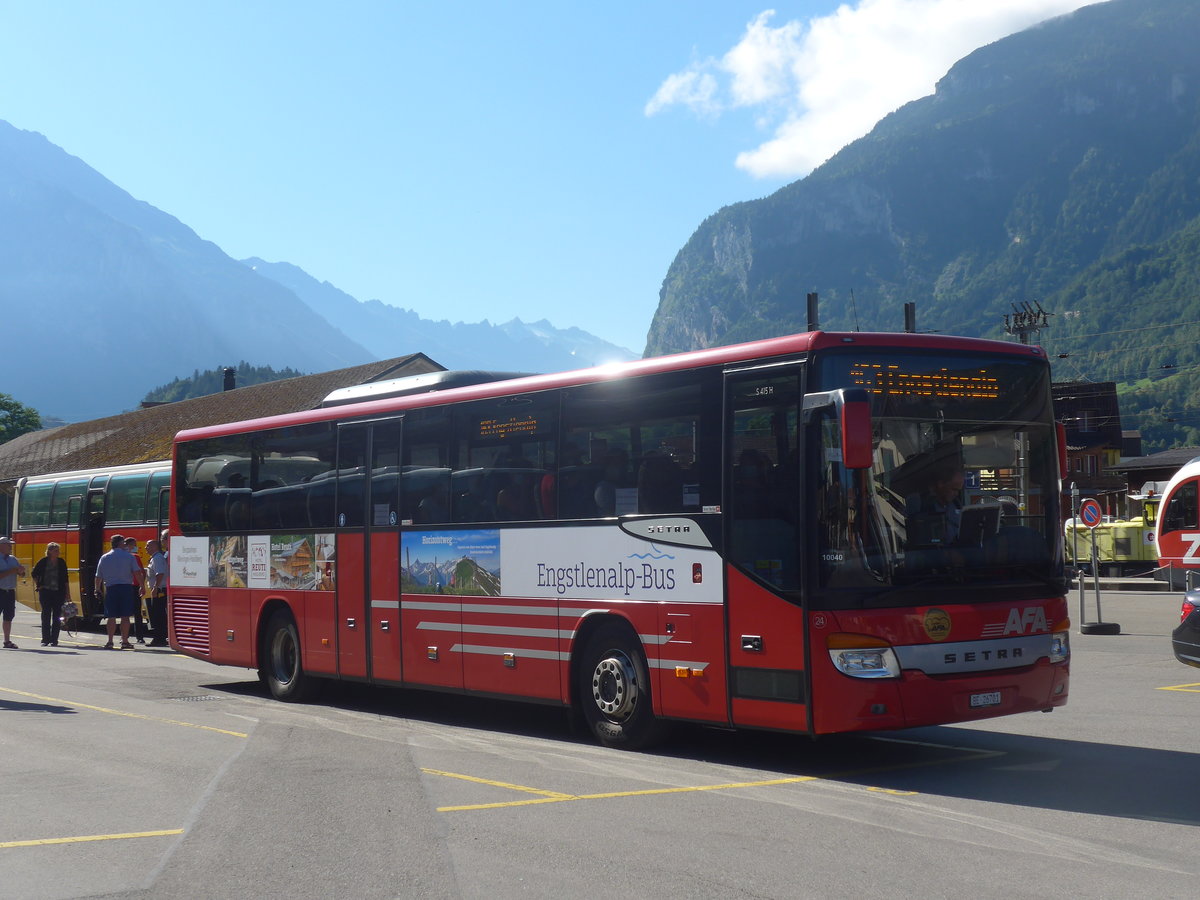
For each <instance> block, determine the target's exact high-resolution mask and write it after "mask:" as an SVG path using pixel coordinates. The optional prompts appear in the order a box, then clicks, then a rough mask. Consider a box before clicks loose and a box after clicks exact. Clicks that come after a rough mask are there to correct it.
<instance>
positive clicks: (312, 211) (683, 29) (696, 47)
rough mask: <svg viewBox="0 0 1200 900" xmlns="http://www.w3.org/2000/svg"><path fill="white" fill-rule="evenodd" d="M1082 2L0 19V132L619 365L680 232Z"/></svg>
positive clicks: (387, 293) (243, 240)
mask: <svg viewBox="0 0 1200 900" xmlns="http://www.w3.org/2000/svg"><path fill="white" fill-rule="evenodd" d="M1083 5H1085V3H1083V2H1079V0H988V2H986V3H985V2H982V0H850V2H845V3H842V4H838V3H837V2H835V0H796V2H790V3H782V2H781V3H777V4H775V5H774V6H771V5H768V4H765V3H747V2H743V0H712V2H709V0H696V2H686V3H685V2H668V0H639V2H637V3H625V4H622V3H617V4H615V5H613V4H576V3H570V2H540V0H538V2H518V3H512V4H504V3H497V2H494V0H492V2H486V0H484V2H477V0H466V2H460V3H444V2H442V3H434V2H381V0H378V2H366V0H342V2H338V3H336V4H335V3H332V2H324V3H317V2H306V0H290V2H281V0H273V2H255V0H239V2H225V0H205V2H201V3H196V2H187V3H185V2H178V0H154V2H143V0H109V2H83V0H74V2H68V0H0V119H5V120H7V121H9V122H10V123H12V124H13V125H15V126H16V127H18V128H23V129H26V130H29V131H37V132H40V133H41V134H44V135H45V136H46V137H47V138H48V139H49V140H50V141H51V142H53V143H55V144H57V145H59V146H60V147H62V148H63V149H65V150H66V151H67V152H69V153H71V154H73V155H75V156H78V157H80V158H81V159H82V160H84V162H86V163H88V164H89V165H91V166H92V167H93V168H95V169H96V170H98V171H99V172H100V173H101V174H103V175H104V176H105V177H107V178H109V179H110V180H111V181H113V182H115V183H116V184H118V185H119V186H121V187H122V188H124V189H125V190H127V191H129V192H130V193H131V194H132V195H133V196H135V197H137V198H138V199H141V200H145V201H146V202H148V203H150V204H152V205H154V206H156V207H158V208H160V209H162V210H164V211H166V212H168V213H170V214H172V215H174V216H176V217H177V218H179V219H180V220H181V221H183V222H184V223H185V224H187V225H189V226H190V227H192V228H193V229H194V230H195V231H196V232H197V233H198V234H199V235H200V236H201V237H203V238H205V239H207V240H210V241H213V242H214V243H216V244H217V245H219V246H220V247H221V248H222V249H223V250H224V251H225V252H226V253H228V254H229V255H230V256H233V257H235V258H244V257H247V256H260V257H262V258H264V259H267V260H269V261H271V262H278V261H286V262H290V263H293V264H295V265H298V266H300V267H301V268H303V269H305V270H306V271H307V272H308V273H309V274H311V275H313V276H314V277H316V278H318V279H320V280H324V281H329V282H331V283H332V284H334V285H336V286H337V287H340V288H342V289H343V290H345V291H347V292H349V293H350V294H353V295H354V296H355V297H357V298H358V299H360V300H368V299H372V298H376V299H380V300H383V301H385V302H388V303H392V304H394V305H397V306H403V307H406V308H409V309H414V310H416V311H417V312H418V313H420V314H421V315H422V316H425V317H427V318H435V319H449V320H451V321H466V322H476V321H480V320H482V319H485V318H486V319H488V320H490V321H492V322H504V321H508V320H509V319H512V318H513V317H519V318H521V319H522V320H524V321H527V322H530V321H536V320H538V319H542V318H545V319H549V320H550V321H551V322H552V323H553V324H554V325H556V326H558V327H568V326H571V325H575V326H579V327H581V328H584V329H586V330H587V331H591V332H593V333H594V334H597V335H599V336H600V337H603V338H605V339H607V340H610V341H613V342H615V343H617V344H621V345H623V346H626V347H628V348H630V349H632V350H635V351H637V352H641V350H642V348H643V346H644V343H645V336H646V330H647V328H648V327H649V324H650V319H651V317H652V315H653V313H654V309H655V307H656V306H657V303H658V291H659V288H660V287H661V284H662V280H663V277H664V276H665V275H666V272H667V268H668V267H669V265H670V263H671V260H672V259H673V258H674V256H675V254H676V252H677V251H678V250H679V249H680V248H681V247H682V246H683V244H684V243H685V242H686V241H687V239H688V237H689V236H690V235H691V233H692V232H693V231H694V230H695V229H696V227H697V226H698V225H699V224H700V223H701V222H702V221H703V220H704V218H705V217H706V216H708V215H710V214H712V213H714V212H716V211H717V210H718V209H720V208H721V207H722V206H725V205H728V204H730V203H735V202H737V201H740V200H749V199H753V198H756V197H761V196H765V195H766V194H769V193H771V192H772V191H774V190H775V189H777V188H779V187H781V186H782V185H784V184H787V183H789V182H791V181H794V180H795V179H797V178H800V177H802V176H803V175H805V174H807V172H809V171H811V169H812V168H813V167H815V166H816V165H819V164H820V162H822V161H823V160H825V159H827V158H828V157H829V156H831V155H832V154H833V153H835V152H836V151H837V149H839V148H840V147H841V146H843V145H844V144H845V143H847V142H849V141H851V140H853V139H854V138H856V137H859V136H861V135H863V134H865V133H866V132H867V131H869V130H870V128H871V126H872V125H873V124H874V122H875V121H877V120H878V119H879V118H880V117H881V116H883V115H885V114H886V113H888V112H890V111H891V110H893V109H895V108H896V107H898V106H900V105H902V104H903V103H905V102H907V101H908V100H912V99H916V98H917V97H920V96H924V95H926V94H929V93H931V92H932V90H933V86H934V83H935V82H936V80H937V79H938V78H939V77H940V76H941V75H942V74H944V72H945V71H946V69H947V68H949V66H950V65H951V64H952V63H953V62H954V61H955V60H956V59H958V58H960V57H962V56H964V55H965V54H966V53H968V52H970V50H972V49H974V48H975V47H978V46H981V45H983V44H985V43H989V42H991V41H994V40H996V39H998V38H1000V37H1002V36H1004V35H1006V34H1009V33H1012V32H1013V31H1016V30H1019V29H1021V28H1024V27H1027V26H1029V25H1031V24H1033V23H1035V22H1038V21H1040V20H1043V19H1045V18H1048V17H1050V16H1054V15H1059V14H1062V13H1064V12H1068V11H1070V10H1072V9H1075V8H1078V7H1080V6H1083ZM417 349H420V348H400V347H398V348H397V352H408V351H409V350H417Z"/></svg>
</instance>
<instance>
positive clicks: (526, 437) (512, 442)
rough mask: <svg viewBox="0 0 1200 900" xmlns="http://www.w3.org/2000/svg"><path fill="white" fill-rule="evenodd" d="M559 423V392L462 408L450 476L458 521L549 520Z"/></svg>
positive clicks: (456, 419)
mask: <svg viewBox="0 0 1200 900" xmlns="http://www.w3.org/2000/svg"><path fill="white" fill-rule="evenodd" d="M557 422H558V415H557V396H556V395H554V394H550V395H546V394H540V395H532V396H528V395H527V396H520V395H518V396H511V397H500V398H494V399H489V400H480V401H477V402H474V403H464V404H462V405H461V406H459V407H457V408H456V409H455V410H454V440H455V443H454V448H455V465H454V466H453V471H452V473H451V476H450V494H451V497H450V504H451V513H452V515H453V518H454V521H455V522H517V521H527V520H530V519H539V518H543V515H544V513H543V504H542V502H541V494H542V485H543V481H544V479H545V478H546V476H547V475H549V474H550V471H549V467H550V466H552V464H553V460H554V455H555V454H554V446H555V438H556V432H557Z"/></svg>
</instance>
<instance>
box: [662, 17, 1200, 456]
mask: <svg viewBox="0 0 1200 900" xmlns="http://www.w3.org/2000/svg"><path fill="white" fill-rule="evenodd" d="M1198 44H1200V4H1198V3H1196V2H1195V0H1111V2H1108V3H1100V4H1097V5H1094V6H1089V7H1085V8H1083V9H1081V10H1078V11H1077V12H1075V13H1073V14H1070V15H1067V16H1063V17H1060V18H1057V19H1053V20H1051V21H1049V22H1046V23H1043V24H1041V25H1039V26H1037V27H1034V28H1032V29H1029V30H1027V31H1024V32H1021V33H1019V34H1015V35H1012V36H1010V37H1008V38H1005V39H1004V40H1001V41H997V42H996V43H994V44H991V45H988V46H986V47H983V48H981V49H979V50H976V51H975V52H973V53H971V54H970V55H969V56H967V57H966V58H964V59H962V60H961V61H959V62H958V63H957V64H955V65H954V66H953V67H952V68H951V69H950V71H949V72H948V73H947V74H946V76H945V77H944V78H942V80H941V81H939V82H938V84H937V88H936V92H935V93H934V94H933V95H932V96H930V97H926V98H923V99H921V100H917V101H915V102H913V103H910V104H907V105H906V106H904V107H902V108H901V109H899V110H897V111H896V112H894V113H892V114H891V115H889V116H888V117H886V118H885V119H883V120H882V121H881V122H879V123H878V125H877V126H876V127H875V128H874V129H873V130H872V131H871V133H870V134H868V135H867V136H866V137H864V138H862V139H860V140H858V141H856V142H854V143H853V144H850V145H848V146H847V147H845V148H844V149H843V150H842V151H840V152H839V153H838V154H837V155H835V156H834V157H833V158H832V159H830V160H829V161H828V162H827V163H825V164H824V165H822V166H821V167H819V168H818V169H816V170H815V171H813V172H812V173H811V174H810V175H809V176H808V177H806V178H804V179H802V180H800V181H797V182H794V183H792V184H790V185H787V186H785V187H784V188H782V189H780V190H779V191H777V192H775V193H774V194H772V195H771V196H768V197H766V198H763V199H761V200H755V201H751V202H746V203H738V204H734V205H732V206H728V207H725V208H724V209H721V210H720V211H718V212H717V213H715V214H714V215H712V216H710V217H709V218H708V219H706V220H705V221H704V222H703V223H702V224H701V225H700V227H699V228H698V229H697V230H696V232H695V233H694V234H693V235H692V237H691V238H690V239H689V240H688V242H687V244H686V245H685V246H684V247H683V248H682V249H681V250H680V251H679V253H678V254H677V256H676V258H675V260H674V261H673V263H672V264H671V266H670V268H669V270H668V272H667V276H666V278H665V279H664V282H663V287H662V291H661V293H660V302H659V306H658V309H657V311H656V314H655V316H654V320H653V322H652V323H651V327H650V333H649V340H648V346H647V351H646V352H647V355H657V354H660V353H667V352H673V351H679V350H686V349H694V348H698V347H707V346H712V345H717V344H727V343H733V342H736V341H740V340H747V339H752V338H759V337H767V336H771V335H777V334H783V333H787V332H791V331H801V330H805V329H806V316H805V303H804V299H803V298H804V295H805V293H806V292H808V291H818V292H819V293H820V296H821V306H820V325H821V327H823V328H827V329H830V330H834V329H846V330H855V329H856V328H858V327H860V326H861V328H862V329H864V330H881V331H899V330H901V328H902V326H903V305H904V303H906V302H909V301H912V302H915V303H916V305H917V326H918V330H921V331H943V332H949V333H956V334H968V335H982V336H987V337H1004V335H1005V331H1004V326H1005V315H1006V314H1010V313H1012V312H1013V306H1014V304H1022V303H1025V302H1031V303H1032V302H1037V303H1040V304H1041V306H1042V308H1043V309H1045V310H1046V311H1047V312H1048V313H1050V314H1051V318H1050V319H1049V327H1048V328H1047V329H1046V330H1045V331H1043V332H1042V333H1041V335H1040V341H1041V343H1042V344H1043V345H1044V346H1046V347H1047V349H1048V350H1050V351H1051V355H1052V358H1058V356H1059V354H1060V353H1062V354H1065V356H1064V357H1063V360H1062V361H1060V362H1059V363H1058V364H1057V366H1056V378H1058V379H1059V380H1077V378H1078V375H1079V373H1080V372H1084V373H1086V374H1087V376H1088V377H1089V378H1091V379H1094V380H1115V381H1118V382H1130V385H1129V386H1130V390H1129V391H1127V392H1126V393H1125V394H1123V404H1128V408H1130V409H1131V410H1132V414H1133V415H1134V416H1135V417H1136V415H1137V413H1138V410H1143V411H1144V410H1145V409H1148V408H1149V407H1151V406H1154V405H1155V404H1156V403H1158V400H1157V399H1156V395H1155V393H1154V387H1155V384H1153V383H1147V384H1143V385H1141V386H1139V387H1137V388H1136V390H1134V389H1133V385H1132V382H1133V379H1132V378H1129V377H1121V376H1125V375H1128V373H1143V374H1146V373H1156V374H1153V375H1152V376H1150V381H1151V382H1155V383H1156V382H1158V381H1159V380H1160V379H1161V378H1162V376H1163V375H1165V374H1168V373H1169V372H1171V371H1179V370H1181V369H1183V370H1186V369H1188V367H1193V366H1197V367H1200V341H1198V340H1197V339H1196V333H1195V332H1194V331H1185V332H1183V333H1182V334H1179V333H1174V332H1172V331H1171V330H1170V329H1171V328H1172V327H1177V326H1178V325H1179V324H1180V323H1183V324H1185V325H1188V326H1189V327H1192V328H1194V327H1195V325H1196V324H1200V291H1197V287H1198V286H1200V54H1198V53H1196V50H1195V48H1196V46H1197V45H1198ZM1162 366H1172V367H1173V368H1172V369H1161V368H1160V367H1162ZM1060 370H1061V371H1060ZM1114 376H1116V377H1114ZM1172 380H1173V379H1172ZM1176 390H1177V393H1178V389H1176ZM1138 392H1141V394H1140V396H1139V393H1138ZM1195 393H1196V392H1195V391H1192V392H1191V395H1192V396H1195ZM1134 424H1135V425H1136V424H1138V423H1137V422H1135V423H1134ZM1141 424H1145V425H1152V424H1153V422H1152V421H1151V420H1148V419H1144V420H1143V421H1142V423H1141ZM1195 424H1197V425H1200V416H1197V418H1196V421H1195ZM1126 427H1133V426H1132V425H1130V424H1128V423H1127V424H1126ZM1163 439H1164V440H1167V439H1168V438H1165V437H1164V438H1163ZM1152 445H1153V442H1152Z"/></svg>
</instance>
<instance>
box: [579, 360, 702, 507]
mask: <svg viewBox="0 0 1200 900" xmlns="http://www.w3.org/2000/svg"><path fill="white" fill-rule="evenodd" d="M711 375H712V377H713V378H715V377H717V376H716V373H711ZM704 376H705V373H700V375H699V376H698V375H697V373H686V374H671V375H658V376H650V377H647V378H638V379H628V380H620V381H613V382H607V383H603V384H595V385H587V386H584V387H580V388H572V389H571V390H569V391H567V392H566V394H565V395H564V399H563V426H564V427H563V443H562V448H561V458H560V461H559V463H560V464H559V469H558V480H557V485H556V493H557V504H558V515H559V516H560V517H562V518H589V517H594V516H621V515H629V514H633V513H673V512H681V513H682V512H700V511H701V509H702V507H703V506H705V505H711V504H715V503H716V502H717V500H716V498H715V496H714V494H715V491H716V486H717V483H718V481H717V476H715V475H714V474H712V473H711V470H708V469H706V467H707V466H712V465H714V464H715V458H716V452H715V448H711V449H710V448H706V446H705V440H704V438H703V437H702V436H703V435H704V434H706V433H708V432H709V431H711V429H705V428H704V427H703V419H704V417H705V411H704V404H703V400H702V398H703V394H704V391H703V389H704V381H703V379H704ZM717 412H718V410H717V407H716V406H715V405H714V408H713V411H712V413H710V415H714V414H716V413H717ZM705 497H707V498H708V499H704V498H705Z"/></svg>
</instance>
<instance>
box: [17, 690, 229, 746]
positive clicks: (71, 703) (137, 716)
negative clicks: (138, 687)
mask: <svg viewBox="0 0 1200 900" xmlns="http://www.w3.org/2000/svg"><path fill="white" fill-rule="evenodd" d="M0 693H5V694H16V695H17V696H18V697H31V698H33V699H34V700H42V701H45V702H46V703H61V704H62V705H63V706H75V707H78V708H79V709H90V710H92V711H93V712H102V713H108V714H109V715H110V716H124V717H125V718H127V719H144V720H145V721H147V722H162V723H163V724H165V725H180V726H182V727H184V728H199V729H200V730H201V731H215V732H216V733H217V734H227V735H229V736H230V737H240V738H244V737H249V736H250V735H248V734H243V733H242V732H240V731H227V730H226V729H224V728H214V727H213V726H211V725H196V724H195V723H194V722H180V721H179V720H178V719H161V718H159V717H158V716H144V715H142V714H141V713H131V712H121V710H119V709H108V708H107V707H104V706H91V705H90V704H87V703H77V702H75V701H74V700H61V699H59V698H58V697H44V696H42V695H41V694H31V693H29V692H28V691H16V690H13V689H12V688H6V687H0Z"/></svg>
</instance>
